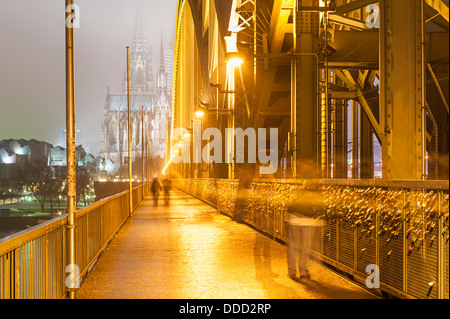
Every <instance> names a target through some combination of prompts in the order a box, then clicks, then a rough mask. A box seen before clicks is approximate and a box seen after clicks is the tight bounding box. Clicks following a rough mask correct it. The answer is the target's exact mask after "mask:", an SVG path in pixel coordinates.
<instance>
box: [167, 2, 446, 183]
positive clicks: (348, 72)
mask: <svg viewBox="0 0 450 319" xmlns="http://www.w3.org/2000/svg"><path fill="white" fill-rule="evenodd" d="M387 1H388V2H389V4H388V5H386V2H387ZM402 1H406V0H402ZM416 1H418V3H417V5H419V4H420V1H419V0H416ZM390 2H392V0H382V1H379V2H378V1H373V0H356V1H349V2H347V1H344V0H337V1H336V4H337V7H336V10H335V11H334V12H332V13H330V14H329V17H330V18H329V19H328V24H327V29H328V30H327V31H328V32H327V37H326V38H325V36H324V34H325V32H324V29H323V23H322V22H323V20H322V18H323V16H322V15H321V14H319V13H317V12H316V13H315V12H298V13H297V15H296V16H295V19H294V15H293V11H294V6H295V1H294V0H270V1H262V0H247V1H244V0H242V1H240V0H216V1H213V0H184V1H181V0H180V1H179V12H178V19H177V30H178V31H179V32H182V30H181V29H180V20H181V17H183V15H184V16H186V15H188V14H187V13H186V11H187V10H189V11H190V16H191V20H192V21H191V26H192V27H193V28H194V29H195V31H194V34H195V39H191V40H195V41H191V42H194V43H192V45H193V46H194V47H195V48H194V49H192V48H191V50H190V51H189V52H194V54H195V55H196V58H195V59H196V62H195V64H196V65H197V64H198V67H191V68H189V70H182V69H179V68H178V69H177V68H175V72H180V73H183V74H184V75H183V76H186V77H185V78H186V79H187V78H190V79H191V80H192V79H193V78H195V79H197V80H195V82H196V83H197V86H196V88H191V91H195V92H192V94H191V95H189V97H188V95H185V98H187V99H190V100H189V103H186V99H185V98H183V99H184V100H183V99H181V100H180V101H177V100H176V99H177V92H176V90H177V87H176V85H177V84H176V83H174V88H175V93H174V113H173V114H174V116H175V119H174V121H173V123H176V125H185V126H188V127H189V123H188V122H189V121H191V120H192V119H193V116H192V114H191V115H188V114H186V116H184V117H183V120H182V121H178V122H177V120H176V114H177V108H179V109H183V107H184V108H186V105H190V106H189V108H190V112H191V113H192V112H193V108H194V105H196V104H198V103H199V101H200V100H201V99H203V100H207V102H208V103H209V104H210V105H212V106H213V107H214V108H216V109H222V108H226V103H227V100H228V99H230V98H231V97H230V95H231V94H224V93H221V92H220V90H218V89H217V88H216V87H213V88H212V87H211V85H210V84H211V83H215V84H221V85H222V87H223V88H225V87H226V86H227V72H226V58H227V47H226V41H225V37H230V36H231V35H232V34H233V33H235V35H236V37H237V42H236V44H237V48H238V51H239V54H240V55H242V56H243V57H244V60H245V63H244V65H243V66H242V68H241V69H240V74H239V72H236V74H235V75H236V78H235V89H236V94H234V98H233V101H234V103H235V104H236V105H235V107H236V108H242V109H243V110H246V115H245V116H241V117H236V119H237V122H240V124H239V125H241V126H242V125H244V124H245V120H246V119H247V124H248V123H250V122H251V121H248V119H249V117H251V116H252V114H250V113H252V112H253V113H255V114H253V115H254V117H255V118H254V120H253V122H252V123H253V125H255V126H257V127H277V128H278V129H279V132H280V135H279V146H280V147H279V154H283V151H285V150H286V149H285V144H286V142H287V141H288V140H290V142H289V143H287V144H286V145H288V146H290V147H289V150H288V151H290V152H291V153H289V154H291V155H292V152H295V151H297V152H300V153H301V152H303V153H304V154H303V155H301V156H300V158H301V160H302V161H308V160H309V161H311V162H312V163H313V166H315V170H313V171H315V174H316V175H315V177H330V172H331V170H332V168H331V167H332V166H333V162H332V160H331V157H332V154H335V153H339V154H343V153H344V152H343V151H342V150H337V149H333V148H332V147H331V144H333V143H332V140H333V138H335V137H334V135H335V134H336V132H334V131H333V127H336V125H337V124H336V121H335V119H334V117H335V116H336V112H339V116H340V117H342V116H343V115H342V114H343V113H342V112H344V111H343V109H342V108H347V107H346V105H348V102H349V101H355V103H356V104H355V105H357V106H358V107H361V110H362V115H363V116H365V117H364V118H361V119H359V120H357V121H356V122H355V123H359V122H361V121H365V120H367V123H368V126H367V127H368V128H367V132H369V133H364V134H366V135H367V134H369V135H372V134H375V136H376V137H377V140H378V141H379V142H380V144H381V145H382V149H383V164H384V165H383V168H384V171H383V178H388V179H392V178H396V179H399V178H400V179H420V178H422V174H424V173H423V172H421V173H420V174H419V171H418V170H419V169H418V165H419V164H418V162H420V163H422V157H423V156H422V153H423V149H421V148H420V147H418V143H422V140H423V136H422V135H421V134H418V129H419V127H418V126H420V125H421V124H420V123H421V121H419V120H418V118H417V116H418V109H416V110H415V111H414V110H413V109H414V108H417V105H418V102H419V100H420V99H419V95H418V93H417V92H418V87H420V85H419V86H417V85H412V83H413V82H417V79H416V78H417V77H418V76H421V74H420V73H419V72H417V71H418V66H417V65H416V64H417V63H418V61H419V60H420V59H417V57H416V58H414V57H413V56H412V55H411V54H409V55H408V54H406V55H405V53H407V52H405V51H404V50H403V52H402V49H401V48H400V43H404V44H405V45H406V47H407V48H408V50H413V51H414V52H415V53H414V54H415V55H417V54H419V51H420V50H418V49H417V48H418V47H419V48H420V46H421V42H418V41H419V38H418V34H420V28H419V26H420V22H419V21H420V19H421V18H420V14H421V12H418V11H417V10H419V9H418V8H416V11H414V12H411V13H408V14H409V15H408V14H406V13H405V10H401V9H400V7H401V6H399V5H398V4H397V5H394V6H393V7H390V4H391V3H390ZM185 3H187V4H189V9H187V7H186V5H185ZM299 3H300V4H301V5H302V6H314V5H316V6H318V5H319V4H320V2H319V0H317V1H314V0H303V1H300V2H299ZM396 3H398V2H396ZM368 5H377V6H378V7H379V8H380V16H381V29H376V28H372V29H371V28H369V27H368V26H367V24H366V21H368V20H367V19H368V18H369V15H370V14H372V13H373V12H370V11H368V10H366V8H367V6H368ZM405 5H407V4H406V3H405ZM416 7H417V6H416ZM419 7H420V6H419ZM445 8H447V6H446V5H445V3H444V2H443V1H434V0H433V1H431V0H425V5H424V10H423V14H424V18H423V19H426V21H427V24H426V28H427V29H426V31H427V32H426V35H425V37H424V38H425V43H426V52H425V59H424V61H425V64H429V65H430V68H431V69H430V68H427V69H426V70H425V71H424V72H427V73H426V75H427V76H428V77H429V78H430V77H432V73H431V71H430V70H433V68H437V69H438V71H437V73H438V76H437V77H436V74H434V72H433V74H434V76H433V77H432V78H431V80H429V81H428V82H427V85H426V86H425V87H424V88H423V89H428V88H429V87H430V83H431V84H433V86H432V87H431V88H429V90H437V91H438V92H439V98H438V99H435V98H433V97H429V98H427V103H429V104H430V107H429V112H428V114H429V115H426V116H427V120H426V121H425V122H426V123H427V122H428V121H431V119H433V121H431V122H432V125H428V126H427V127H426V128H425V129H426V134H425V136H426V137H427V140H428V143H427V145H428V149H427V151H428V152H429V153H430V154H431V153H433V154H434V153H436V152H437V151H436V150H437V149H439V151H438V155H435V158H436V159H437V158H439V157H442V156H444V157H445V156H448V139H446V138H444V134H445V132H447V134H448V120H447V122H446V123H444V122H445V120H443V122H441V123H437V122H438V121H436V118H439V119H441V118H442V115H443V114H444V115H445V114H447V116H445V117H444V118H447V117H448V110H446V109H445V105H447V108H448V102H447V104H446V100H445V97H446V98H447V101H448V89H447V87H448V85H447V86H445V84H446V81H447V83H448V9H447V13H445ZM232 10H235V11H234V12H231V11H232ZM235 14H240V15H241V16H240V17H238V19H239V18H241V19H242V20H239V21H240V22H241V23H240V24H239V27H240V29H239V30H238V31H237V32H234V31H236V30H234V31H233V30H230V21H231V20H232V18H233V15H235ZM206 15H208V16H207V17H206ZM387 15H389V18H387V17H386V16H387ZM311 17H316V18H315V19H316V20H314V19H313V20H314V22H311V21H312V20H311ZM417 18H419V20H417ZM386 19H388V20H386ZM404 20H405V21H406V22H407V23H409V25H410V27H408V28H406V29H409V30H410V28H413V29H415V30H416V31H419V32H416V33H415V35H414V36H412V35H410V34H411V32H409V31H407V30H406V31H401V30H400V29H399V28H400V26H403V27H404ZM295 21H297V23H298V22H300V24H301V25H297V27H296V28H294V22H295ZM302 22H305V23H307V24H309V28H311V30H313V31H314V32H312V33H310V34H313V35H312V36H311V35H309V36H308V31H305V30H306V29H305V28H306V25H305V24H302ZM389 24H390V25H391V26H389ZM393 25H395V26H396V27H395V29H394V30H393V29H392V26H393ZM397 25H398V27H397ZM389 28H390V29H389ZM404 29H405V28H404ZM294 30H296V32H295V34H294ZM436 30H439V31H441V32H435V31H436ZM442 31H443V32H442ZM405 37H406V38H405ZM408 37H409V38H408ZM294 38H295V39H297V42H296V43H294ZM308 38H309V39H310V40H308ZM325 39H326V42H327V43H326V44H327V46H326V47H325ZM393 39H394V41H396V42H395V43H391V42H389V41H392V40H393ZM180 40H181V39H180V38H178V40H177V41H178V42H179V41H180ZM308 41H310V42H308ZM308 43H309V44H308ZM294 44H295V45H294ZM184 45H187V44H186V43H184ZM295 46H296V47H297V48H294V47H295ZM393 47H395V49H393ZM404 47H405V46H404ZM325 48H326V50H325ZM293 52H296V53H297V55H295V54H294V55H293ZM325 52H327V54H326V55H325ZM387 52H389V53H387ZM298 53H304V54H305V56H301V54H300V55H298ZM306 53H310V54H311V56H306ZM176 54H177V53H176ZM178 54H180V56H181V55H183V54H185V55H186V52H184V51H183V50H181V51H180V50H179V51H178ZM386 54H393V55H395V61H397V63H398V61H399V60H402V57H403V59H404V60H406V61H404V62H405V63H404V64H403V65H404V67H405V68H407V69H406V70H399V69H398V68H392V69H390V70H389V71H388V70H387V69H386V63H389V62H386V61H388V60H390V59H389V58H387V57H386ZM314 55H317V56H318V58H319V59H318V61H317V62H318V63H317V62H316V60H315V58H314ZM180 56H176V57H175V59H176V60H177V59H179V57H180ZM292 61H296V63H297V66H296V67H295V70H297V72H296V73H295V74H296V75H295V76H294V78H295V80H293V78H292V76H293V74H294V73H292V71H291V70H293V69H292V67H291V62H292ZM176 64H177V62H175V65H176ZM308 68H309V71H306V70H307V69H308ZM325 69H327V70H328V76H326V78H328V79H329V81H327V82H328V83H326V84H325V79H324V78H323V77H324V76H325V74H324V72H325ZM414 70H415V71H414ZM190 72H194V73H195V72H200V74H195V75H192V74H189V73H190ZM411 74H413V75H411ZM386 75H387V76H388V77H389V79H390V80H391V81H393V85H394V86H395V83H398V86H397V87H396V88H395V92H400V91H402V90H403V88H402V85H403V84H405V83H409V82H410V83H411V85H410V87H409V88H408V89H407V90H403V91H402V92H403V93H402V94H401V97H397V99H400V100H402V99H405V100H404V101H409V100H411V97H412V96H414V97H415V98H414V99H415V102H411V103H410V102H407V103H404V104H405V105H402V103H401V102H400V103H399V102H396V103H399V104H396V105H398V106H397V107H396V110H397V112H398V113H399V114H404V113H408V114H409V113H411V112H412V113H413V114H415V121H416V122H417V123H416V124H415V128H410V129H409V131H407V132H404V131H403V132H402V133H401V134H400V133H399V134H398V135H397V136H398V141H397V142H395V143H398V144H399V145H402V144H405V143H406V140H408V139H411V137H412V136H415V137H414V140H415V142H414V143H415V144H414V145H415V146H414V147H412V146H410V147H409V148H408V150H406V149H405V150H404V151H396V150H394V149H392V141H390V140H389V139H388V138H387V136H389V135H390V134H392V131H390V130H389V125H386V122H389V121H390V120H386V118H387V117H386V116H387V115H386V114H387V112H388V111H387V108H389V107H388V106H387V105H388V104H389V101H390V99H389V94H391V93H389V94H388V93H386V91H384V90H385V88H387V86H386V85H387V84H386V82H387V80H386ZM183 76H181V77H180V76H179V77H178V78H180V79H181V78H183ZM397 77H398V80H397ZM174 78H177V77H176V76H175V77H174ZM413 78H414V80H413ZM446 78H447V80H446ZM389 79H388V80H389ZM392 79H396V80H392ZM375 82H377V83H376V84H374V83H375ZM293 83H295V87H296V89H295V90H296V91H297V93H296V94H295V97H293V96H294V95H293V89H294V86H293ZM416 84H418V83H416ZM181 87H182V86H181ZM181 87H180V88H181ZM388 87H389V91H390V92H393V88H392V85H391V86H388ZM443 88H444V89H443ZM420 90H421V89H420ZM439 90H440V91H439ZM180 92H185V91H182V90H180ZM238 92H241V93H238ZM325 92H328V99H321V96H320V95H321V94H322V93H325ZM430 92H431V91H430ZM433 92H434V91H433ZM378 93H380V94H378ZM182 94H184V93H182ZM427 97H428V95H427ZM182 100H183V101H185V102H183V103H182ZM306 100H308V101H307V102H305V101H306ZM322 101H323V102H324V103H325V104H324V105H321V102H322ZM327 101H328V102H327ZM327 103H328V104H327ZM431 104H433V105H431ZM293 105H294V107H292V106H293ZM306 105H307V106H306ZM411 105H415V106H414V107H413V106H411ZM322 107H325V109H323V110H325V111H326V115H325V127H322V124H321V120H324V118H323V114H322V113H321V109H322ZM341 109H342V110H341ZM305 112H306V113H305ZM345 112H348V108H347V109H346V110H345ZM445 112H447V113H445ZM188 113H189V112H188ZM341 113H342V114H341ZM242 114H244V113H242ZM295 114H297V115H296V120H295V121H293V117H294V116H295ZM346 114H347V113H346ZM425 114H427V112H425ZM293 115H294V116H293ZM388 115H389V114H388ZM390 116H392V114H391V115H390ZM399 117H400V115H397V116H395V118H396V119H398V118H399ZM389 118H390V117H389ZM209 119H210V120H215V121H219V123H220V125H222V126H223V125H227V124H229V123H230V122H229V121H228V119H226V118H225V116H221V115H216V116H210V117H209ZM411 119H412V118H411ZM411 119H410V120H411ZM343 120H344V121H349V118H348V117H347V118H344V119H343ZM403 121H406V119H403ZM419 122H420V123H419ZM431 122H430V123H431ZM361 123H362V122H361ZM404 124H405V123H403V124H397V125H399V126H403V127H405V125H404ZM345 125H346V126H348V125H350V123H345ZM294 126H295V127H294ZM438 126H439V128H438ZM407 127H408V126H407ZM432 127H434V128H432ZM445 127H447V129H445ZM305 130H306V131H305ZM289 132H291V135H289V134H288V133H289ZM434 132H439V133H437V135H436V134H434ZM339 134H341V133H339ZM346 134H347V133H346ZM358 134H363V133H362V132H359V133H358ZM432 134H434V135H432ZM344 135H345V134H344ZM288 136H290V137H291V138H290V139H288ZM320 136H322V137H320ZM420 136H422V137H420ZM433 136H436V137H435V138H434V137H433ZM432 137H433V138H432ZM322 139H325V140H326V141H327V142H326V143H323V142H322ZM345 139H346V140H345V142H347V141H348V139H349V136H347V137H345ZM293 140H296V141H297V142H293V143H292V141H293ZM365 140H366V141H361V143H362V144H361V145H359V146H358V147H360V148H361V152H362V149H368V150H369V151H368V153H367V154H366V155H365V156H369V157H370V158H371V159H372V162H373V156H374V154H373V150H370V147H369V146H367V145H365V143H372V142H370V140H371V139H365ZM419 140H420V141H419ZM431 140H432V141H433V142H432V143H431V142H430V141H431ZM367 141H369V142H367ZM345 142H344V143H345ZM340 144H342V143H340ZM405 145H407V143H406V144H405ZM437 145H438V146H437ZM372 146H373V145H372ZM334 147H335V146H334ZM340 147H344V148H345V147H346V146H343V145H340ZM400 149H401V147H400ZM411 150H414V151H413V152H412V153H413V154H414V155H412V153H411ZM361 152H360V153H359V154H362V153H361ZM419 152H420V153H421V154H420V155H419ZM324 153H325V154H324ZM297 155H298V154H297ZM356 155H358V153H355V156H356ZM283 156H285V155H283ZM340 156H343V155H340ZM358 156H359V155H358ZM411 156H412V157H413V158H415V160H414V161H413V162H414V163H413V162H410V161H409V158H410V157H411ZM419 157H420V160H419ZM334 160H336V159H334ZM340 161H341V162H342V161H344V159H343V158H342V159H340ZM345 161H346V160H345ZM428 161H429V163H430V166H434V164H437V163H438V162H439V167H440V173H436V174H430V177H432V178H434V179H438V178H442V176H443V174H445V172H447V174H448V165H447V166H445V165H443V162H442V160H440V161H437V160H430V159H429V160H428ZM356 162H358V160H356ZM405 162H408V164H406V165H404V164H402V163H405ZM324 164H325V165H326V167H325V168H323V167H322V166H323V165H324ZM368 166H369V168H368V172H369V173H368V174H366V173H367V172H363V174H361V176H363V175H364V176H368V177H367V178H370V177H373V172H372V171H373V167H370V166H372V164H370V160H369V164H368ZM401 166H404V167H405V168H402V167H401ZM419 166H420V165H419ZM421 169H423V168H421ZM360 170H361V171H364V170H365V168H363V167H361V168H360ZM412 171H414V173H411V172H412ZM437 171H439V170H436V172H437ZM425 174H426V173H425Z"/></svg>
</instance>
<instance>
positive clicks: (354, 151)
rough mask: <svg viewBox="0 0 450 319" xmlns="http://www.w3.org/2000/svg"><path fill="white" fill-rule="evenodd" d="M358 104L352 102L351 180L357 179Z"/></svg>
mask: <svg viewBox="0 0 450 319" xmlns="http://www.w3.org/2000/svg"><path fill="white" fill-rule="evenodd" d="M358 111H359V104H358V102H356V101H352V179H358V178H359V112H358Z"/></svg>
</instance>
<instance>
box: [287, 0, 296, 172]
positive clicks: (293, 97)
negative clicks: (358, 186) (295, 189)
mask: <svg viewBox="0 0 450 319" xmlns="http://www.w3.org/2000/svg"><path fill="white" fill-rule="evenodd" d="M297 11H298V1H297V0H295V1H294V12H293V30H292V33H293V48H292V53H293V56H292V60H291V132H290V134H289V142H288V147H289V151H290V153H291V159H290V162H291V163H290V164H291V165H290V166H291V172H292V176H293V178H297V56H296V55H295V54H296V53H297V20H298V19H297V17H298V16H297Z"/></svg>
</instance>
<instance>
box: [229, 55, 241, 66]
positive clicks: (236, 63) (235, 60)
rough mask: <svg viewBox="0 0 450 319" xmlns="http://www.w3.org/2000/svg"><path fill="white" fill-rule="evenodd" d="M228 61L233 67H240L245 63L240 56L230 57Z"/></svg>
mask: <svg viewBox="0 0 450 319" xmlns="http://www.w3.org/2000/svg"><path fill="white" fill-rule="evenodd" d="M227 63H228V65H230V66H232V67H238V66H240V65H241V64H242V63H244V60H242V59H241V58H238V57H233V58H231V59H229V60H228V62H227Z"/></svg>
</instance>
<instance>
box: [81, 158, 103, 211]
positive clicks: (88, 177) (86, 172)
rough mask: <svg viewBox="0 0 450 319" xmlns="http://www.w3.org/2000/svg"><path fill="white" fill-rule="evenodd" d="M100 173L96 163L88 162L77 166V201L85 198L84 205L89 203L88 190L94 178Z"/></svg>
mask: <svg viewBox="0 0 450 319" xmlns="http://www.w3.org/2000/svg"><path fill="white" fill-rule="evenodd" d="M98 173H99V171H98V168H97V166H96V165H95V164H94V163H86V164H85V165H83V166H81V165H78V166H77V185H76V190H77V202H80V201H81V200H83V203H84V205H85V206H86V205H87V194H86V193H87V192H88V187H89V186H90V184H91V181H92V179H93V178H94V177H95V176H96V175H97V174H98Z"/></svg>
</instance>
